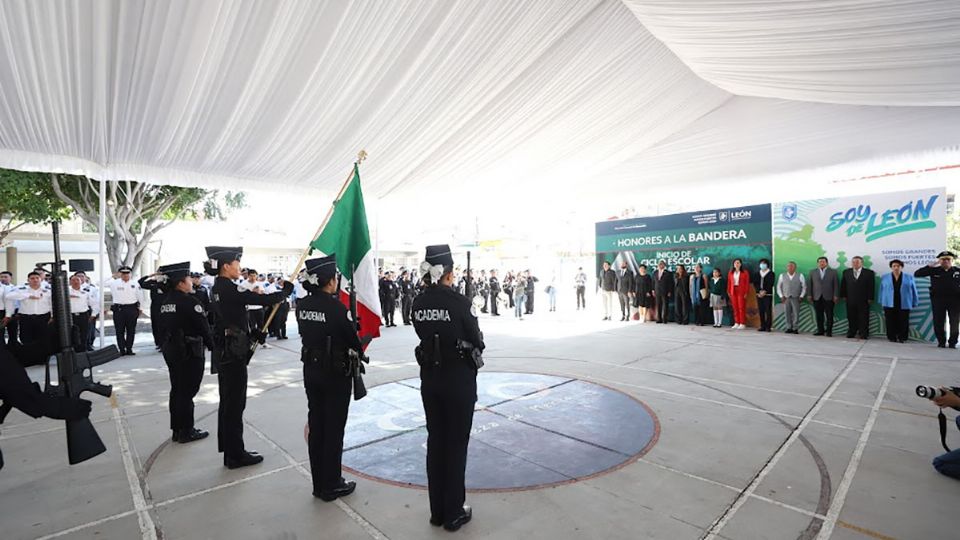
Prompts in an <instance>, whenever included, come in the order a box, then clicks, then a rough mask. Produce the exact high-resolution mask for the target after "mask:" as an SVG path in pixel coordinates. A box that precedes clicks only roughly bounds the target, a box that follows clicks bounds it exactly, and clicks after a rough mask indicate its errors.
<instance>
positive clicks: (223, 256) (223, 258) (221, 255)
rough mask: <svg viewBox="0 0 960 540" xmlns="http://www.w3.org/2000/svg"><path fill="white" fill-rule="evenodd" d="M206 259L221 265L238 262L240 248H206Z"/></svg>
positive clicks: (241, 253) (240, 253)
mask: <svg viewBox="0 0 960 540" xmlns="http://www.w3.org/2000/svg"><path fill="white" fill-rule="evenodd" d="M206 250H207V258H208V259H210V260H212V261H217V262H222V263H232V262H233V261H239V260H240V257H241V256H242V255H243V248H242V247H223V246H207V247H206Z"/></svg>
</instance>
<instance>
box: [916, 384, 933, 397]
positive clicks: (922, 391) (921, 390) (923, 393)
mask: <svg viewBox="0 0 960 540" xmlns="http://www.w3.org/2000/svg"><path fill="white" fill-rule="evenodd" d="M917 395H918V396H920V397H922V398H927V399H933V398H935V397H937V390H936V389H935V388H934V387H932V386H918V387H917Z"/></svg>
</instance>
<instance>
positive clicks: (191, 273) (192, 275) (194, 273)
mask: <svg viewBox="0 0 960 540" xmlns="http://www.w3.org/2000/svg"><path fill="white" fill-rule="evenodd" d="M190 277H192V278H194V277H203V274H201V273H200V272H190Z"/></svg>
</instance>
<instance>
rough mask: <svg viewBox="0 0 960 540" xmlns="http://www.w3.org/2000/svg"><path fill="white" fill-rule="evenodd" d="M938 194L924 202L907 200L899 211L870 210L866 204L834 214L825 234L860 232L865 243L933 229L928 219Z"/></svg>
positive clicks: (932, 222) (921, 200)
mask: <svg viewBox="0 0 960 540" xmlns="http://www.w3.org/2000/svg"><path fill="white" fill-rule="evenodd" d="M938 198H939V195H932V196H931V197H930V198H929V199H928V200H927V201H926V202H924V200H923V199H919V200H917V201H912V200H911V201H908V202H907V203H906V204H904V205H903V206H901V207H899V208H889V209H887V210H883V211H873V209H872V208H871V207H870V205H869V204H866V205H864V204H861V205H858V206H854V207H851V208H850V209H848V210H847V211H846V212H836V213H834V214H833V215H831V216H830V223H829V224H828V225H827V232H834V231H836V230H839V229H840V228H842V227H847V229H846V232H847V236H853V235H855V234H858V233H863V234H864V235H865V236H866V240H867V242H873V241H874V240H878V239H880V238H884V237H887V236H891V235H894V234H901V233H905V232H909V231H917V230H921V229H935V228H936V227H937V224H936V222H935V221H933V220H932V219H930V214H931V213H932V211H933V205H934V204H935V203H936V202H937V199H938Z"/></svg>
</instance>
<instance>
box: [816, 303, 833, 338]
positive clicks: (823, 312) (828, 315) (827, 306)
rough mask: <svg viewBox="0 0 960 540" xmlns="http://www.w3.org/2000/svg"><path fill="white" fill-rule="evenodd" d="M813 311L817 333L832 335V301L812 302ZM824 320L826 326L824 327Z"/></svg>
mask: <svg viewBox="0 0 960 540" xmlns="http://www.w3.org/2000/svg"><path fill="white" fill-rule="evenodd" d="M813 311H814V313H815V314H816V316H817V333H818V334H822V333H824V332H826V333H828V334H832V333H833V300H827V299H826V298H818V299H816V300H814V301H813ZM824 319H826V326H824Z"/></svg>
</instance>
